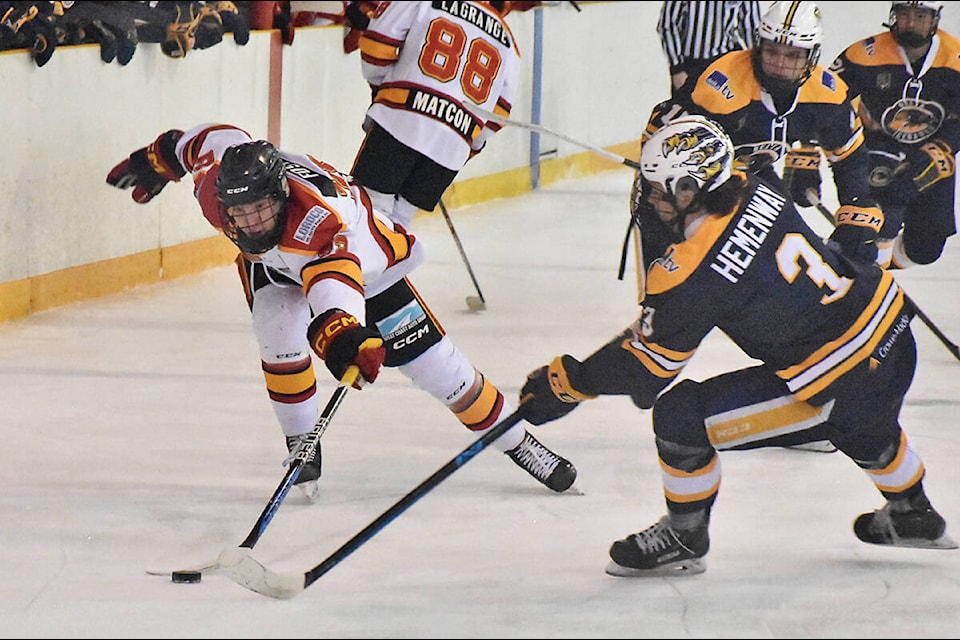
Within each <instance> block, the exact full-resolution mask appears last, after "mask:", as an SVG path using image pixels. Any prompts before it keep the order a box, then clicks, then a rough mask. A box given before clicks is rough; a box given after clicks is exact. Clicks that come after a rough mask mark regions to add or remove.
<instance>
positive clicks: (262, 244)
mask: <svg viewBox="0 0 960 640" xmlns="http://www.w3.org/2000/svg"><path fill="white" fill-rule="evenodd" d="M273 199H274V201H275V202H279V203H280V209H279V210H278V211H277V214H276V216H275V217H276V219H277V223H276V225H274V227H273V229H271V230H270V231H267V232H265V233H261V234H258V235H250V234H248V233H246V232H245V231H243V230H242V229H239V228H238V227H237V225H236V223H235V222H234V219H233V217H232V216H231V215H230V214H229V213H228V212H227V207H224V206H222V205H221V206H220V220H221V223H222V225H223V233H224V235H226V236H227V238H229V239H230V241H231V242H233V244H235V245H237V248H238V249H240V250H241V251H243V252H244V253H248V254H251V255H259V254H261V253H266V252H267V251H269V250H270V249H272V248H274V247H275V246H277V244H279V243H280V238H281V237H282V236H283V231H284V228H285V227H286V226H287V203H286V201H285V200H280V199H278V198H273Z"/></svg>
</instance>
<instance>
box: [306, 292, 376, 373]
mask: <svg viewBox="0 0 960 640" xmlns="http://www.w3.org/2000/svg"><path fill="white" fill-rule="evenodd" d="M307 339H308V340H309V341H310V346H311V347H313V350H314V351H316V352H317V355H318V356H320V358H321V359H322V360H323V361H324V363H326V365H327V369H329V370H330V373H332V374H333V377H334V378H336V379H337V380H340V379H341V378H343V374H344V373H345V372H346V371H347V367H349V366H350V365H352V364H355V365H357V368H358V369H360V377H359V378H357V380H356V382H354V383H353V388H354V389H359V388H361V387H362V386H363V383H364V382H373V381H374V380H376V379H377V376H378V375H379V374H380V367H381V366H383V360H384V358H385V357H386V356H387V350H386V349H385V348H384V346H383V337H382V336H381V335H380V332H379V331H377V330H376V329H374V328H371V327H365V326H363V325H361V324H360V321H359V320H357V318H356V316H353V315H351V314H349V313H347V312H346V311H343V310H342V309H330V310H329V311H326V312H324V313H322V314H320V315H319V316H317V317H316V318H314V319H313V320H312V321H311V322H310V326H309V327H308V328H307ZM361 378H362V379H361Z"/></svg>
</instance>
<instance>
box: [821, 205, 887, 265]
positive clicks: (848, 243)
mask: <svg viewBox="0 0 960 640" xmlns="http://www.w3.org/2000/svg"><path fill="white" fill-rule="evenodd" d="M835 219H836V223H837V228H836V229H834V230H833V233H831V234H830V237H829V238H828V240H827V244H828V246H831V247H833V248H834V249H837V250H839V251H840V253H841V254H842V255H843V256H844V257H845V258H847V259H848V260H849V261H851V262H852V263H853V264H854V265H855V266H865V265H868V264H870V263H874V262H876V260H877V233H879V232H880V228H881V227H882V226H883V212H882V211H881V210H880V209H879V208H878V207H876V206H863V207H861V206H856V205H850V204H845V205H843V206H842V207H840V208H839V209H838V210H837V213H836V216H835ZM844 275H847V274H844Z"/></svg>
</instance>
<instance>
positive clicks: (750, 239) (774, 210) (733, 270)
mask: <svg viewBox="0 0 960 640" xmlns="http://www.w3.org/2000/svg"><path fill="white" fill-rule="evenodd" d="M785 202H786V200H785V199H784V198H783V196H781V195H779V194H777V193H774V192H773V191H771V190H770V189H768V188H767V187H765V186H764V185H762V184H761V185H759V186H757V191H756V193H755V194H754V195H753V198H751V199H750V202H749V204H747V208H746V210H745V211H744V212H743V215H742V216H740V219H739V220H738V221H737V224H736V225H735V226H734V228H733V231H732V232H731V233H730V237H729V238H727V240H726V242H724V243H723V246H722V247H720V253H718V254H717V256H716V257H715V258H714V259H713V262H711V263H710V268H711V269H713V270H714V271H716V272H717V273H719V274H720V275H722V276H723V277H724V278H726V279H727V280H729V281H730V282H733V283H734V284H736V283H737V282H739V280H740V276H742V275H743V273H744V272H745V271H746V270H747V267H749V266H750V263H751V262H753V259H754V257H755V256H756V255H757V251H758V250H759V249H760V245H762V244H763V241H764V240H766V239H767V235H768V234H769V232H770V227H772V226H773V223H774V222H775V221H776V219H777V216H778V215H780V210H781V209H783V205H784V203H785Z"/></svg>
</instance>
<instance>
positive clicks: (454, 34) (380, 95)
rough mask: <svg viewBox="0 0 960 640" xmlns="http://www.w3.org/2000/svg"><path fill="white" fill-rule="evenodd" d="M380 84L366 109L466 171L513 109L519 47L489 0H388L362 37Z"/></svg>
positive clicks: (414, 144) (372, 75)
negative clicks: (490, 116) (492, 116)
mask: <svg viewBox="0 0 960 640" xmlns="http://www.w3.org/2000/svg"><path fill="white" fill-rule="evenodd" d="M360 53H361V66H362V70H363V76H364V78H365V79H366V80H367V82H369V83H370V85H371V86H372V87H373V88H374V90H375V95H374V100H373V104H371V105H370V108H369V109H368V110H367V116H369V117H370V118H371V119H373V120H375V121H376V122H377V124H379V125H380V126H381V127H383V128H384V129H386V130H387V131H388V132H389V133H390V135H392V136H393V137H395V138H396V139H397V140H399V141H400V142H402V143H403V144H405V145H406V146H408V147H410V148H412V149H415V150H416V151H419V152H420V153H422V154H424V155H425V156H427V157H429V158H430V159H432V160H433V161H434V162H437V163H438V164H441V165H443V166H444V167H447V168H448V169H451V170H453V171H459V170H460V169H461V168H463V165H464V163H466V161H467V159H468V158H469V157H470V151H471V149H472V150H479V149H481V148H482V147H483V145H484V143H485V142H486V139H487V138H488V137H489V135H490V134H491V133H492V132H494V131H498V130H499V129H500V127H499V125H497V124H496V123H494V122H487V121H486V120H485V119H484V118H483V117H481V116H479V115H477V114H476V113H475V112H474V111H473V107H480V108H482V109H485V110H486V111H492V112H494V113H496V114H498V115H501V116H503V117H509V115H510V110H511V108H512V102H513V100H514V96H515V95H516V91H517V84H518V82H517V76H518V74H519V70H520V52H519V50H518V49H517V45H516V42H515V40H514V37H513V33H512V32H511V31H510V29H509V27H507V24H506V22H504V19H503V18H502V17H501V16H500V13H499V12H497V10H496V9H494V8H493V7H492V6H491V5H490V3H489V2H387V3H384V5H383V6H382V8H381V10H380V12H379V13H378V14H377V15H376V16H375V17H374V18H373V19H371V20H370V24H369V26H368V27H367V29H366V31H365V32H364V34H363V36H362V37H361V39H360Z"/></svg>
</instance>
